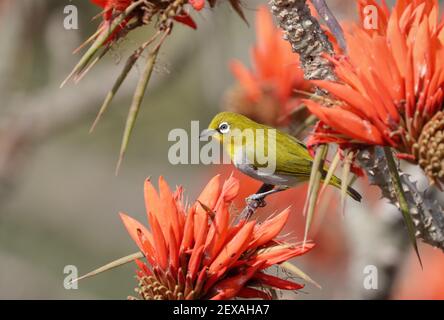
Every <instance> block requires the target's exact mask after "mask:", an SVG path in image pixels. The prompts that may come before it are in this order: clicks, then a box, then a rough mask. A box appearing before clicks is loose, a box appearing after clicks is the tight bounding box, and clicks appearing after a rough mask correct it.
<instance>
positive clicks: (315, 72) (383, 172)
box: [270, 0, 444, 251]
mask: <svg viewBox="0 0 444 320" xmlns="http://www.w3.org/2000/svg"><path fill="white" fill-rule="evenodd" d="M317 3H318V4H322V5H323V6H325V3H324V1H317ZM270 4H271V7H272V11H273V14H274V15H275V16H276V17H277V19H278V22H279V25H280V27H281V28H282V29H283V30H284V39H286V40H287V41H289V42H290V44H291V46H292V48H293V51H294V52H296V53H298V54H299V55H300V56H301V62H302V68H303V69H304V71H305V76H306V78H307V79H324V80H333V81H334V80H335V79H336V77H335V73H334V70H333V68H332V66H331V64H330V63H329V62H328V60H326V59H325V58H323V56H322V55H323V54H324V53H327V54H332V46H331V44H330V43H329V41H328V39H327V37H326V36H325V34H324V33H323V31H322V29H321V27H320V25H319V23H318V22H317V21H316V20H315V18H313V17H312V16H311V13H310V10H309V8H308V6H307V4H306V0H288V1H285V0H271V1H270ZM314 4H316V3H314ZM358 159H359V161H360V164H361V165H362V167H363V168H364V169H365V171H366V172H367V175H368V177H369V179H370V181H371V183H373V184H376V185H377V186H378V187H379V188H380V189H381V191H382V194H383V196H384V197H385V198H387V199H388V200H390V202H391V203H392V204H394V205H395V206H397V207H398V208H399V204H398V201H397V198H396V194H395V191H394V188H393V185H392V184H391V182H390V181H389V179H388V178H387V177H388V175H387V172H388V167H387V162H386V160H385V157H384V154H383V153H381V152H379V151H378V148H376V152H375V151H374V150H373V151H368V150H367V151H364V152H361V154H360V155H358ZM401 180H402V186H403V189H404V192H405V194H406V197H407V200H408V202H409V207H410V214H411V215H412V217H413V219H414V223H415V227H416V236H417V237H418V238H421V239H422V240H423V241H424V242H426V243H428V244H430V245H432V246H435V247H438V248H440V249H442V250H443V251H444V211H443V209H442V208H441V207H440V206H439V204H438V203H437V202H436V201H434V200H433V199H431V198H430V192H429V191H427V190H426V192H421V191H419V190H418V188H417V186H416V184H415V183H413V182H411V181H410V179H409V177H408V175H406V174H401Z"/></svg>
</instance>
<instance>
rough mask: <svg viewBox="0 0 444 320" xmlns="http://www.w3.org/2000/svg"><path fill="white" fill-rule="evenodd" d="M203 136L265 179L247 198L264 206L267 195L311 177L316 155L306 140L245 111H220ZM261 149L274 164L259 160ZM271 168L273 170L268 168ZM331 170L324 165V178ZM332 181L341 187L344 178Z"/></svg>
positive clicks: (246, 171)
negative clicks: (269, 125) (298, 138)
mask: <svg viewBox="0 0 444 320" xmlns="http://www.w3.org/2000/svg"><path fill="white" fill-rule="evenodd" d="M200 136H201V138H208V137H213V138H215V139H217V140H218V141H220V142H221V143H222V145H223V147H224V149H225V151H226V152H227V153H228V155H229V156H230V159H231V161H232V162H233V164H234V165H235V167H236V168H237V169H238V170H240V171H241V172H243V173H244V174H246V175H248V176H250V177H252V178H254V179H256V180H259V181H262V182H263V185H262V187H261V189H260V190H259V191H258V192H257V193H256V194H254V195H252V196H250V197H249V198H248V199H247V201H251V200H254V201H258V202H259V203H260V205H261V206H263V205H265V202H264V198H265V197H266V196H267V195H270V194H273V193H277V192H280V191H284V190H287V189H288V188H291V187H293V186H295V185H297V184H298V183H301V182H305V181H309V179H310V175H311V168H312V165H313V158H312V156H311V155H310V153H309V152H308V150H307V147H306V146H305V145H304V144H303V143H302V142H300V141H299V140H297V139H296V138H295V137H293V136H291V135H289V134H287V133H285V132H282V131H279V130H277V129H275V128H272V127H268V126H265V125H262V124H259V123H257V122H254V121H253V120H251V119H249V118H247V117H245V116H243V115H241V114H237V113H234V112H221V113H219V114H217V115H216V116H215V117H214V118H213V120H212V121H211V123H210V125H209V126H208V129H205V130H204V131H202V133H201V135H200ZM252 140H253V141H252ZM272 149H274V152H272V151H273V150H272ZM258 152H261V155H262V159H263V158H264V157H265V158H266V157H267V156H268V160H269V161H272V162H274V166H270V163H264V161H263V160H262V161H259V160H260V159H259V158H260V157H259V154H258ZM267 153H268V154H267ZM273 153H274V155H273ZM264 155H265V156H264ZM269 168H272V169H273V170H268V169H269ZM327 170H328V168H325V167H324V172H323V177H324V178H325V177H326V175H327ZM329 184H330V185H332V186H334V187H336V188H341V180H340V179H339V178H338V177H336V176H334V175H333V176H332V178H331V179H330V181H329ZM347 193H348V195H350V196H351V197H352V198H353V199H355V200H356V201H361V195H360V194H359V193H358V192H357V191H356V190H354V189H353V188H351V187H348V189H347Z"/></svg>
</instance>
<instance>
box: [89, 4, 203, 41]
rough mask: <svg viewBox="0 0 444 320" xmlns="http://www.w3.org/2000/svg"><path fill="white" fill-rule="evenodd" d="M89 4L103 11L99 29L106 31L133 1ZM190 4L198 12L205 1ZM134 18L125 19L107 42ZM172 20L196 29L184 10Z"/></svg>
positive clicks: (160, 7)
mask: <svg viewBox="0 0 444 320" xmlns="http://www.w3.org/2000/svg"><path fill="white" fill-rule="evenodd" d="M91 2H92V3H94V4H95V5H97V6H99V7H101V8H103V9H104V11H103V20H104V24H103V25H102V26H101V28H102V30H106V28H109V26H110V23H111V21H112V19H113V18H114V17H115V15H116V14H119V13H121V12H123V11H125V10H126V9H127V8H128V7H129V6H130V5H131V4H132V3H134V2H135V1H134V0H91ZM167 4H168V3H167ZM190 4H191V6H192V7H193V8H194V9H195V10H197V11H199V10H201V9H202V8H203V7H204V5H205V0H190ZM164 5H165V4H162V6H159V8H158V9H157V10H161V9H165V8H164ZM153 6H155V4H153ZM154 10H156V9H154ZM134 16H135V14H132V15H130V16H129V17H127V19H126V20H125V21H124V22H123V23H122V24H121V25H120V26H119V28H117V29H116V30H115V31H114V32H113V34H112V35H111V36H110V38H109V40H108V42H109V41H112V40H114V39H115V38H116V36H117V35H118V34H119V32H121V31H122V30H123V29H124V28H125V26H126V25H127V23H128V21H129V20H131V18H132V17H134ZM174 20H176V21H178V22H180V23H183V24H185V25H187V26H189V27H191V28H193V29H196V27H197V26H196V23H195V22H194V20H193V19H192V18H191V17H190V16H189V14H188V13H187V12H185V10H181V11H180V12H179V13H178V14H177V15H176V16H175V17H174Z"/></svg>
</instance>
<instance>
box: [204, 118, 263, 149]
mask: <svg viewBox="0 0 444 320" xmlns="http://www.w3.org/2000/svg"><path fill="white" fill-rule="evenodd" d="M255 125H257V124H256V123H255V122H254V121H252V120H250V119H248V118H247V117H245V116H243V115H241V114H238V113H234V112H221V113H219V114H217V115H216V116H215V117H214V118H213V120H211V122H210V125H209V126H208V129H205V130H204V131H202V133H201V135H200V136H201V137H202V138H208V137H213V138H216V139H217V140H219V141H221V142H224V141H227V138H228V137H230V138H233V137H235V136H236V135H242V133H243V132H244V130H245V129H254V128H255Z"/></svg>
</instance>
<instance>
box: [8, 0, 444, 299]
mask: <svg viewBox="0 0 444 320" xmlns="http://www.w3.org/2000/svg"><path fill="white" fill-rule="evenodd" d="M327 2H328V4H329V5H330V6H331V8H332V9H333V11H334V12H335V14H336V15H337V16H338V17H339V18H341V19H344V18H347V19H354V16H355V11H356V10H355V1H354V0H337V1H336V0H329V1H327ZM261 3H265V2H261V1H253V0H248V1H244V11H245V13H246V16H247V19H248V21H250V26H247V25H246V24H245V23H244V22H243V21H242V20H241V19H240V18H239V17H238V16H237V15H236V14H235V13H234V12H233V11H232V10H231V8H230V7H229V5H228V4H227V3H224V1H221V4H220V5H218V6H217V7H216V9H215V10H209V9H204V10H203V11H202V12H201V13H199V14H196V13H194V14H193V17H194V18H195V20H196V22H197V24H198V30H196V31H195V30H192V29H190V28H187V27H185V26H177V28H175V30H174V32H173V35H172V36H171V37H169V39H168V41H167V42H166V45H164V46H163V48H162V51H161V55H160V58H159V61H158V64H157V66H156V70H155V75H154V79H153V81H152V82H151V83H150V85H149V89H148V93H147V95H146V98H145V100H144V102H143V106H142V110H141V112H140V115H139V118H138V120H137V124H136V127H135V130H134V133H133V136H132V140H131V142H130V146H129V149H128V152H127V155H126V159H125V161H124V163H123V166H122V168H121V171H120V174H119V175H118V176H115V175H114V169H115V165H116V162H117V158H118V152H119V148H120V141H121V135H122V131H123V128H124V124H125V119H126V115H127V111H128V106H129V104H130V101H131V96H132V92H133V90H134V86H135V84H136V81H137V76H138V73H139V72H140V68H141V66H138V67H136V69H135V70H133V72H132V74H131V76H130V77H129V79H128V81H126V82H125V84H124V85H123V87H122V89H121V90H120V91H119V93H118V95H117V98H116V99H115V101H114V102H113V104H112V107H111V109H110V111H109V112H108V113H107V114H106V115H105V117H104V118H103V120H102V121H101V122H100V123H99V125H98V127H97V128H96V130H95V132H94V133H93V134H89V133H88V131H89V127H90V125H91V124H92V121H93V120H94V117H95V114H96V112H97V111H98V108H99V106H100V105H101V103H102V101H103V99H104V97H105V95H106V93H107V91H108V90H109V89H110V88H111V86H112V85H113V82H114V79H115V78H116V77H117V76H118V74H119V72H120V71H121V68H122V66H123V63H124V61H125V58H126V57H127V56H128V55H129V54H130V53H131V52H132V50H133V49H134V48H136V46H137V44H138V43H140V41H141V39H145V38H146V33H147V32H150V29H149V28H141V29H139V30H137V31H135V32H133V33H131V35H130V36H129V37H127V38H125V40H123V41H121V42H120V43H119V45H118V46H116V48H115V49H113V50H112V52H111V54H109V55H108V56H107V57H106V58H105V59H103V60H102V61H101V62H100V63H99V64H98V65H97V66H96V67H95V68H94V70H92V72H90V73H89V74H88V75H87V76H86V77H85V78H84V79H83V80H82V81H81V82H80V83H79V84H78V85H73V84H69V85H67V86H66V87H64V88H63V89H60V88H59V86H60V83H61V82H62V80H63V79H64V78H65V77H66V75H67V74H68V73H69V72H70V71H71V69H72V67H73V66H74V65H75V64H76V62H77V61H78V59H79V56H78V55H77V56H76V55H73V54H72V51H73V50H74V49H75V48H76V47H78V46H79V45H80V44H81V43H82V42H83V41H84V40H85V39H86V38H87V37H88V36H89V35H90V34H92V33H94V31H95V30H96V28H97V26H98V23H99V20H94V21H91V19H92V17H94V16H95V15H97V14H98V13H99V9H98V8H97V7H95V6H93V5H92V4H90V2H89V1H84V0H74V1H68V0H62V1H61V0H40V1H33V0H15V1H12V0H0V38H1V39H2V41H1V42H0V57H1V59H0V298H2V299H122V298H126V296H127V295H131V294H133V289H134V287H135V286H136V280H135V278H134V270H135V266H134V265H127V266H124V267H121V268H119V269H117V270H113V271H110V272H107V273H105V274H102V275H99V276H97V277H95V278H92V279H88V280H85V281H83V282H81V283H80V284H79V287H78V289H76V290H66V289H65V288H64V286H63V281H64V278H65V276H66V275H65V274H64V273H63V272H64V268H65V266H66V265H74V266H76V267H77V268H78V270H79V273H80V274H83V273H86V272H88V271H90V270H92V269H94V268H96V267H98V266H101V265H103V264H105V263H107V262H109V261H111V260H114V259H116V258H119V257H121V256H124V255H127V254H129V253H133V252H135V251H136V250H137V249H136V246H135V245H134V244H133V242H132V241H131V239H130V238H129V236H128V235H127V233H126V231H125V229H124V227H123V225H122V223H121V221H120V219H119V218H118V215H117V213H118V212H119V211H125V212H127V213H128V214H130V215H131V216H133V217H136V218H139V219H140V220H141V221H145V220H144V206H143V181H144V179H145V178H146V177H148V176H151V177H153V179H154V180H156V179H157V177H158V176H159V175H163V176H164V177H165V178H166V179H167V181H168V182H169V184H170V185H171V186H175V185H183V186H184V187H185V189H186V194H187V196H188V198H189V199H190V200H193V199H195V198H196V196H197V195H198V193H199V192H200V190H201V189H202V188H203V186H204V185H205V184H206V182H207V181H208V179H209V178H210V177H211V176H213V175H215V174H217V173H222V174H223V175H225V176H228V175H230V174H231V172H232V167H231V166H229V165H219V166H200V165H178V166H173V165H171V164H170V163H169V162H168V157H167V155H168V149H169V147H170V146H171V145H172V143H171V142H168V133H169V131H170V130H172V129H174V128H184V129H185V130H187V131H189V130H190V122H191V121H192V120H199V121H200V123H201V126H202V127H203V126H205V125H206V124H207V123H208V121H209V120H210V119H211V118H212V116H213V115H214V114H215V113H217V112H218V111H220V110H221V109H223V101H224V95H225V92H226V90H227V89H228V88H230V87H231V86H232V85H233V84H234V82H235V80H234V78H233V76H232V74H231V72H230V70H229V68H228V65H229V62H230V61H231V60H232V59H239V60H240V61H242V62H243V63H244V64H245V65H247V66H250V65H251V63H250V48H251V46H252V45H253V44H254V42H255V30H254V20H255V8H256V7H257V6H258V5H259V4H261ZM67 5H75V6H76V7H77V8H78V12H79V29H78V30H66V29H65V28H64V27H63V20H64V18H65V16H66V15H65V14H64V8H65V7H66V6H67ZM413 170H414V169H413ZM413 173H415V172H414V171H413ZM236 176H238V177H239V178H240V179H241V180H242V183H243V186H245V189H244V192H245V195H247V194H248V193H253V192H254V191H255V190H254V189H255V188H257V183H255V182H252V181H251V180H250V179H249V178H246V177H245V176H241V175H240V174H238V173H236ZM357 187H358V189H360V190H361V191H364V192H365V194H366V197H365V198H366V200H365V201H364V203H363V205H357V204H355V203H352V201H349V202H348V203H347V210H346V214H345V216H342V214H341V213H340V212H339V211H340V210H336V207H337V204H338V201H337V192H336V191H333V192H331V193H329V194H328V195H327V196H326V197H327V200H326V205H324V206H323V207H322V208H320V209H319V211H320V212H318V215H317V220H316V221H315V225H314V228H313V229H314V230H313V232H312V234H311V237H312V238H313V239H314V240H315V242H316V243H317V247H316V249H315V250H313V251H312V252H311V253H309V254H307V255H306V256H303V257H300V258H298V259H296V260H295V261H294V262H295V263H296V264H297V265H298V266H299V267H301V268H302V269H303V270H304V271H305V272H307V273H308V274H309V275H310V276H311V277H312V278H314V279H315V280H316V281H317V282H318V283H320V284H321V285H322V289H318V288H316V287H314V286H312V285H308V286H307V287H306V288H305V289H304V292H303V293H299V294H298V295H297V296H296V295H293V294H286V295H285V296H284V298H291V299H293V298H296V299H314V298H325V299H341V298H351V299H365V298H371V299H380V298H383V299H385V298H403V299H410V298H415V299H416V298H418V299H433V298H434V299H443V298H444V274H443V272H442V270H444V254H443V253H442V252H441V251H439V250H434V249H432V248H431V247H428V246H421V248H420V250H421V254H422V258H423V263H424V270H421V268H420V267H419V263H418V261H417V260H416V258H415V256H414V255H412V253H411V250H410V246H409V243H408V240H406V239H405V229H404V226H403V224H402V220H400V219H399V214H398V213H397V212H396V210H394V208H393V207H391V206H390V205H389V204H386V203H383V202H379V192H378V190H377V189H375V188H370V187H368V186H367V185H366V183H365V181H364V182H360V184H359V185H358V186H357ZM304 198H305V190H304V188H303V187H302V188H298V189H296V190H293V191H287V192H285V193H283V194H282V195H279V196H276V197H275V198H273V199H270V201H269V206H268V207H267V208H266V210H262V211H263V212H261V216H264V215H266V214H267V213H268V214H269V213H271V212H273V211H274V210H278V209H284V208H286V207H287V206H288V205H289V204H293V207H294V210H293V217H292V219H291V223H290V224H289V225H288V226H287V228H286V231H287V232H288V233H289V234H291V237H292V238H293V239H297V240H301V239H302V237H303V223H304V218H303V217H302V214H301V212H302V206H303V202H304ZM240 205H241V203H240ZM369 265H374V266H376V267H377V268H378V276H379V278H378V289H377V290H367V289H365V287H364V279H365V275H366V274H365V273H364V270H365V267H366V266H369Z"/></svg>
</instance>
